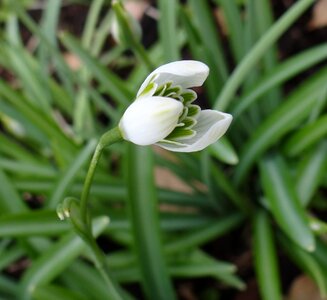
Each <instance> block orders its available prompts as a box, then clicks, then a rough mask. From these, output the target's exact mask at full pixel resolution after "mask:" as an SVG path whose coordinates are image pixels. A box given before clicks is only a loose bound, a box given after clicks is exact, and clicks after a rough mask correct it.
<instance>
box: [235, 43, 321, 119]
mask: <svg viewBox="0 0 327 300" xmlns="http://www.w3.org/2000/svg"><path fill="white" fill-rule="evenodd" d="M326 58H327V44H322V45H319V46H316V47H313V48H310V49H308V50H305V51H303V52H301V53H299V54H297V55H294V56H293V57H291V58H289V59H287V60H286V61H284V62H282V63H280V64H279V65H278V66H276V67H275V68H274V69H273V70H272V71H271V72H269V73H268V74H267V75H265V76H263V77H262V78H261V79H260V80H259V81H257V83H256V84H255V85H254V86H253V87H252V88H251V89H250V90H249V91H248V92H246V93H245V95H243V96H242V97H240V98H239V99H238V100H237V101H235V105H234V106H233V108H232V115H233V117H234V119H236V118H237V117H238V116H239V115H240V114H241V113H243V112H244V111H245V110H246V109H248V108H249V106H250V105H251V104H252V103H254V101H256V100H258V99H259V98H260V96H262V95H264V94H265V93H266V92H268V91H269V90H270V89H271V88H273V87H275V86H277V85H279V84H281V83H283V82H285V81H286V80H288V79H290V78H291V77H293V76H295V75H297V74H299V73H300V72H302V71H304V70H306V69H308V68H310V67H311V66H313V65H315V64H317V63H319V62H321V61H323V60H324V59H326ZM261 99H262V100H263V99H264V98H261Z"/></svg>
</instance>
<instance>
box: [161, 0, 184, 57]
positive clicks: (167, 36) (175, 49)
mask: <svg viewBox="0 0 327 300" xmlns="http://www.w3.org/2000/svg"><path fill="white" fill-rule="evenodd" d="M159 10H160V18H159V25H158V26H159V36H160V41H161V44H162V47H163V55H164V58H165V61H166V62H170V61H175V60H179V58H180V55H179V45H178V43H176V38H175V35H176V31H177V10H178V1H176V0H170V1H166V0H159Z"/></svg>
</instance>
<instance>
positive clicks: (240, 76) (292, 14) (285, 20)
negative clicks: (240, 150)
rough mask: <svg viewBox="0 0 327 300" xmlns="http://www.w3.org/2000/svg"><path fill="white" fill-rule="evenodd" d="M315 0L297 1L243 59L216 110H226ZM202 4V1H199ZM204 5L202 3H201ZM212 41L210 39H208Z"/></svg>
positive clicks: (231, 77)
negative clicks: (260, 61)
mask: <svg viewBox="0 0 327 300" xmlns="http://www.w3.org/2000/svg"><path fill="white" fill-rule="evenodd" d="M314 1H315V0H300V1H297V2H296V3H295V4H294V5H293V6H292V7H291V8H290V9H289V10H288V11H287V12H285V13H284V15H283V16H282V17H281V18H280V19H279V20H278V21H276V22H275V23H274V25H273V26H272V27H271V28H270V29H269V30H268V31H267V32H266V34H265V35H264V36H262V37H261V39H260V40H259V41H258V42H257V43H256V44H255V45H254V46H253V48H252V50H251V51H250V52H249V53H248V54H247V55H246V56H245V57H244V58H243V60H242V61H241V63H240V64H239V65H238V66H237V68H236V69H235V70H234V72H233V73H232V75H231V76H230V78H229V79H228V81H227V83H226V85H225V86H224V88H223V90H222V91H221V93H220V95H219V96H218V98H217V100H216V103H215V106H214V108H215V109H218V110H225V109H226V108H227V107H228V106H229V104H230V102H231V100H232V99H233V97H234V96H235V93H236V91H237V89H238V88H239V86H240V84H241V83H242V81H243V80H244V79H245V77H246V76H247V75H248V73H249V72H250V71H251V68H253V67H254V66H255V64H256V63H257V62H258V61H259V60H260V59H261V57H262V56H263V55H264V54H265V53H266V51H267V50H268V49H269V48H270V47H271V46H272V45H273V44H274V43H275V42H276V40H277V39H278V38H279V37H280V36H281V35H282V34H283V33H284V32H285V31H286V30H287V29H288V28H289V27H290V25H291V24H292V23H294V22H295V21H296V20H297V19H298V17H299V16H300V15H301V14H302V13H303V12H304V11H305V10H306V9H307V8H308V7H309V6H310V5H311V4H312V3H313V2H314ZM199 2H200V1H199ZM201 3H202V1H201ZM208 40H209V41H210V39H208Z"/></svg>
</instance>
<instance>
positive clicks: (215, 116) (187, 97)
mask: <svg viewBox="0 0 327 300" xmlns="http://www.w3.org/2000/svg"><path fill="white" fill-rule="evenodd" d="M208 74H209V68H208V67H207V66H206V65H205V64H204V63H202V62H199V61H192V60H184V61H176V62H172V63H168V64H166V65H163V66H161V67H159V68H157V69H156V70H154V71H153V72H152V73H151V74H150V75H149V76H148V77H147V78H146V79H145V81H144V82H143V84H142V85H141V87H140V89H139V91H138V93H137V97H136V100H135V101H134V102H133V103H132V104H131V105H130V106H129V107H128V108H127V110H126V111H125V113H124V115H123V117H122V119H121V120H120V123H119V129H120V132H121V134H122V136H123V138H124V139H125V140H128V141H131V142H133V143H135V144H138V145H151V144H156V145H158V146H160V147H162V148H165V149H167V150H170V151H176V152H194V151H200V150H202V149H204V148H206V147H207V146H209V145H210V144H212V143H214V142H216V141H217V140H218V139H219V138H220V137H221V136H222V135H223V134H224V133H225V132H226V130H227V129H228V127H229V125H230V123H231V121H232V116H231V115H230V114H227V113H223V112H219V111H216V110H210V109H206V110H201V109H200V107H199V106H198V105H195V104H193V102H194V100H195V99H196V98H197V94H196V93H195V92H194V91H193V90H190V89H189V88H190V87H197V86H201V85H202V84H203V82H204V81H205V80H206V78H207V76H208Z"/></svg>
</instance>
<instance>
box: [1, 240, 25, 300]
mask: <svg viewBox="0 0 327 300" xmlns="http://www.w3.org/2000/svg"><path fill="white" fill-rule="evenodd" d="M23 255H24V251H23V249H21V248H20V247H17V246H13V247H10V248H9V249H7V250H6V251H2V252H1V257H0V271H2V270H3V269H5V268H6V267H8V266H10V264H12V263H13V262H15V261H17V260H18V259H19V258H21V257H22V256H23ZM0 295H1V294H0Z"/></svg>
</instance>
